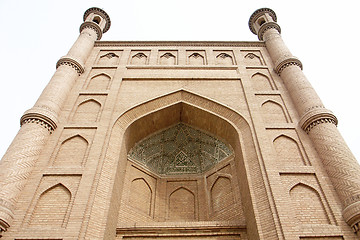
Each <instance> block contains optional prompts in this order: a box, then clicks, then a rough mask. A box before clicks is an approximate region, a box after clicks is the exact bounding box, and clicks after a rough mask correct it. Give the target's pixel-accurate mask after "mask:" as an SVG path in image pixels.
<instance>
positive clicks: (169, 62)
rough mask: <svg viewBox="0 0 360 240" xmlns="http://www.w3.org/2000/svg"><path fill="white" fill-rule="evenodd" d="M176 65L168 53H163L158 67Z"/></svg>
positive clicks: (173, 57)
mask: <svg viewBox="0 0 360 240" xmlns="http://www.w3.org/2000/svg"><path fill="white" fill-rule="evenodd" d="M175 64H176V57H175V56H174V55H173V54H172V53H170V52H167V53H164V54H163V55H161V56H160V65H175Z"/></svg>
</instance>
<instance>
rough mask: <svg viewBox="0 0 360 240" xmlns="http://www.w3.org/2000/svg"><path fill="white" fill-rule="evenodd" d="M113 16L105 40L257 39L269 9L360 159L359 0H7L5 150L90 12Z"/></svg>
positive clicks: (1, 49) (0, 147)
mask: <svg viewBox="0 0 360 240" xmlns="http://www.w3.org/2000/svg"><path fill="white" fill-rule="evenodd" d="M94 6H95V7H100V8H103V9H104V10H105V11H106V12H107V13H108V14H109V16H110V18H111V27H110V30H109V31H108V32H107V33H105V34H104V35H103V38H102V40H113V41H116V40H118V41H121V40H195V41H200V40H206V41H215V40H221V41H257V36H255V35H253V34H252V33H251V32H250V30H249V28H248V20H249V17H250V15H251V14H252V13H253V12H254V11H255V10H256V9H258V8H261V7H269V8H271V9H273V10H274V11H275V12H276V14H277V17H278V23H279V25H280V26H281V29H282V37H283V39H284V41H285V43H286V44H287V46H288V48H289V49H290V50H291V52H292V53H293V54H294V55H295V56H297V57H298V58H299V59H300V60H301V61H302V63H303V65H304V73H305V74H306V76H307V78H308V79H309V81H310V82H311V84H312V85H313V86H314V88H315V90H316V91H317V92H318V94H319V95H320V98H321V99H322V101H323V103H324V104H325V106H326V107H327V108H328V109H330V110H332V111H333V112H334V113H335V115H336V116H337V117H338V119H339V125H338V128H339V130H340V132H341V133H342V135H343V137H344V138H345V141H346V142H347V143H348V145H349V147H350V149H351V150H352V151H353V153H354V154H355V156H356V157H357V159H358V160H360V147H359V144H358V143H359V142H360V127H359V124H358V123H357V121H358V120H359V119H360V113H359V111H358V109H359V106H358V105H357V102H358V99H359V95H360V92H359V87H360V79H359V73H358V71H359V68H360V66H359V56H360V44H359V43H358V41H359V36H360V33H359V30H358V26H359V24H358V23H359V19H358V16H359V9H358V7H357V6H358V4H357V1H355V0H353V1H347V0H343V1H306V0H304V1H274V0H273V1H252V0H248V1H240V0H233V1H230V0H229V1H228V0H222V1H211V0H206V1H205V0H181V1H178V0H163V1H160V0H142V1H140V0H129V1H124V0H123V1H119V0H117V1H89V0H87V1H85V0H84V1H79V0H72V1H68V0H62V1H48V0H47V1H45V0H41V1H36V0H35V1H26V0H22V1H16V0H0V9H1V14H0V20H1V23H2V24H1V31H2V33H1V37H0V53H1V58H0V70H1V71H0V73H1V75H0V76H1V77H0V87H1V94H0V110H1V117H0V156H2V155H3V154H4V153H5V151H6V149H7V147H8V146H9V144H10V143H11V141H12V139H13V138H14V136H15V135H16V133H17V131H18V130H19V121H20V117H21V116H22V114H23V112H24V111H26V110H27V109H29V108H31V107H32V106H33V104H34V103H35V101H36V99H37V98H38V97H39V95H40V93H41V91H42V90H43V89H44V87H45V86H46V84H47V83H48V81H49V80H50V78H51V76H52V75H53V74H54V72H55V64H56V62H57V60H58V59H59V58H60V57H61V56H64V55H65V54H66V53H67V52H68V50H69V49H70V47H71V45H72V44H73V43H74V42H75V40H76V38H77V37H78V35H79V27H80V25H81V23H82V17H83V13H84V12H85V10H87V9H88V8H89V7H94Z"/></svg>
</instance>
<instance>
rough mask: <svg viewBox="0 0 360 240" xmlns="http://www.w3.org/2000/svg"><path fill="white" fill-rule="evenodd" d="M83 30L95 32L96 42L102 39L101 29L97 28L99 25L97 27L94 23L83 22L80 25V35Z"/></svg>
mask: <svg viewBox="0 0 360 240" xmlns="http://www.w3.org/2000/svg"><path fill="white" fill-rule="evenodd" d="M85 28H90V29H93V30H94V31H95V32H96V35H97V38H96V40H100V39H101V38H102V31H101V28H100V27H99V25H97V24H96V23H94V22H83V23H82V24H81V25H80V33H81V32H82V31H83V30H84V29H85Z"/></svg>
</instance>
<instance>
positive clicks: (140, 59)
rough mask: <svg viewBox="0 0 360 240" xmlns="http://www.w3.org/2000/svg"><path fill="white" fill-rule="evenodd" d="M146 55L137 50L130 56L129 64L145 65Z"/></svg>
mask: <svg viewBox="0 0 360 240" xmlns="http://www.w3.org/2000/svg"><path fill="white" fill-rule="evenodd" d="M147 58H148V57H147V56H146V54H145V53H143V52H138V53H136V54H135V55H134V56H132V57H131V61H130V64H133V65H145V64H147Z"/></svg>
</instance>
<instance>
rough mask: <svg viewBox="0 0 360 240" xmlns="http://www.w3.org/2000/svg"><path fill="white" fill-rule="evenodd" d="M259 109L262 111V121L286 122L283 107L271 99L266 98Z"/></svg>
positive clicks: (269, 122)
mask: <svg viewBox="0 0 360 240" xmlns="http://www.w3.org/2000/svg"><path fill="white" fill-rule="evenodd" d="M261 111H262V113H263V118H264V122H265V123H267V124H271V123H287V122H288V120H287V118H286V115H285V112H284V109H283V107H282V106H281V105H280V104H279V103H277V102H274V101H272V100H268V101H266V102H264V103H263V104H262V105H261Z"/></svg>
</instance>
